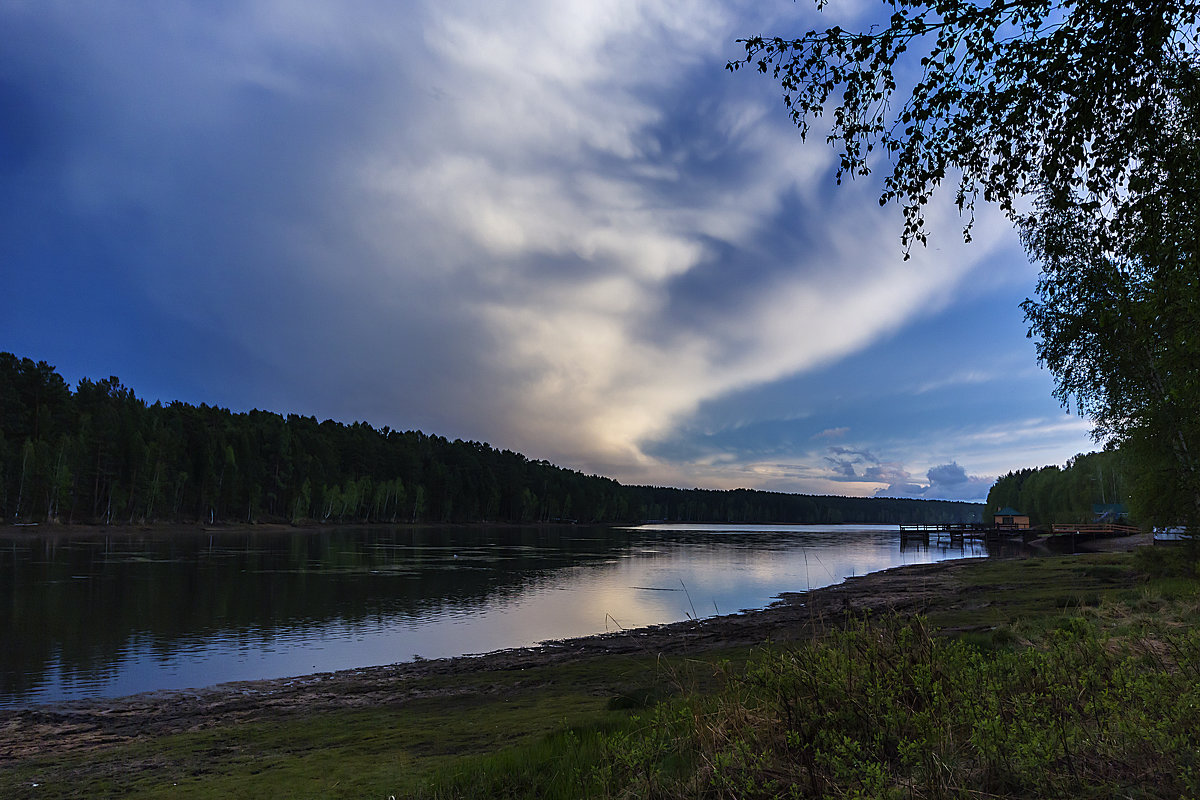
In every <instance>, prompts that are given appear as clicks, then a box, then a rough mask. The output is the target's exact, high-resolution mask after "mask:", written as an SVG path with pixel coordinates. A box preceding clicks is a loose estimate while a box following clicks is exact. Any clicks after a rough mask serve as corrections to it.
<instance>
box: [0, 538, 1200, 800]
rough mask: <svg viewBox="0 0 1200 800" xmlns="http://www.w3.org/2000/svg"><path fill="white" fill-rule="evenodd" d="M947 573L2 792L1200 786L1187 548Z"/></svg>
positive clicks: (99, 746)
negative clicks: (861, 600) (662, 646)
mask: <svg viewBox="0 0 1200 800" xmlns="http://www.w3.org/2000/svg"><path fill="white" fill-rule="evenodd" d="M954 574H955V580H954V581H953V582H952V583H946V584H944V585H939V586H937V587H934V588H933V589H932V590H931V592H930V598H929V600H928V601H927V602H926V603H924V607H923V613H922V614H921V615H919V616H913V615H908V614H895V613H881V614H873V615H872V614H867V615H864V614H861V613H857V612H854V613H850V614H843V613H836V614H835V613H832V612H830V611H820V610H816V609H817V608H818V606H817V604H816V603H812V604H810V608H813V609H814V610H813V611H811V615H812V616H810V618H809V619H807V620H806V625H805V630H815V631H816V632H817V633H816V634H815V635H809V634H805V635H804V636H803V637H802V638H801V639H799V640H797V641H788V642H786V643H782V644H781V643H774V644H772V643H763V644H762V645H761V646H758V647H755V648H749V649H746V648H725V647H721V646H708V647H705V648H704V649H702V650H697V651H694V652H690V653H688V654H686V655H684V656H681V655H675V656H671V657H656V655H655V654H654V653H653V652H645V653H641V654H632V655H630V654H622V655H611V656H596V657H590V658H586V659H582V660H576V661H571V662H568V663H561V664H547V665H542V666H527V667H525V668H512V669H504V670H495V671H488V672H480V673H464V674H449V675H431V676H427V677H424V678H420V679H417V680H413V681H409V682H408V683H406V686H405V689H406V693H405V695H404V697H403V699H400V698H399V697H398V698H397V699H396V700H395V701H394V702H389V701H384V702H373V703H371V704H370V705H368V706H364V707H347V708H337V709H333V710H306V709H305V708H295V707H291V708H287V709H285V710H281V711H279V712H278V713H269V714H263V713H257V714H255V715H252V716H248V717H247V718H246V719H237V718H227V717H226V718H221V719H219V720H216V721H213V720H205V719H204V718H203V717H200V718H198V719H197V720H196V721H195V727H196V729H195V730H181V731H178V732H173V733H170V734H168V735H162V736H156V737H153V738H138V737H133V738H130V739H126V740H122V741H117V742H113V743H105V742H96V743H94V744H93V745H91V746H87V747H78V748H75V749H71V748H70V747H67V746H65V745H66V744H67V743H66V742H65V741H64V742H62V743H61V745H63V746H59V747H54V746H52V745H50V746H49V749H47V750H45V751H44V752H43V753H42V754H40V755H26V756H24V757H21V758H19V759H16V760H14V761H13V762H10V763H9V764H8V765H6V766H5V767H3V769H0V795H2V796H5V797H39V798H41V797H69V796H113V795H121V796H129V797H171V798H190V797H196V798H206V797H268V796H269V797H282V796H286V797H363V798H370V797H378V798H386V797H388V796H389V795H395V796H397V797H404V796H408V797H426V798H453V797H534V796H536V797H546V798H552V797H570V798H575V797H583V796H588V797H664V798H670V797H699V796H709V797H756V796H760V797H778V796H785V797H786V796H797V797H807V796H846V797H851V796H871V797H960V796H961V797H965V796H973V797H974V796H999V797H1062V796H1084V797H1087V796H1090V797H1101V796H1119V797H1126V796H1129V797H1179V796H1187V795H1191V796H1196V795H1197V794H1198V793H1200V757H1198V751H1200V690H1198V689H1197V688H1196V687H1197V685H1200V638H1198V636H1197V633H1196V631H1195V629H1194V627H1193V624H1194V620H1195V619H1196V618H1197V612H1198V611H1200V592H1198V589H1200V584H1198V582H1197V580H1196V577H1195V574H1194V572H1192V571H1191V570H1190V568H1189V567H1186V566H1185V565H1183V564H1182V563H1177V561H1176V559H1173V558H1172V557H1170V556H1169V555H1164V553H1163V551H1162V550H1146V551H1143V552H1140V553H1135V554H1104V555H1089V556H1070V557H1061V558H1040V559H1029V560H1023V561H1009V562H991V561H988V562H977V563H974V564H970V565H963V566H962V568H961V569H959V570H958V571H957V572H955V573H954ZM781 638H782V637H781ZM34 784H38V785H37V786H34Z"/></svg>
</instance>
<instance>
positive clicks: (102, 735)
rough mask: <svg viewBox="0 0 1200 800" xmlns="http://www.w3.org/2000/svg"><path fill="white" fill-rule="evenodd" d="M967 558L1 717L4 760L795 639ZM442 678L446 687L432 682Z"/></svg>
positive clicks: (929, 580)
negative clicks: (342, 666) (487, 645)
mask: <svg viewBox="0 0 1200 800" xmlns="http://www.w3.org/2000/svg"><path fill="white" fill-rule="evenodd" d="M973 561H974V560H973V559H972V560H961V561H946V562H941V563H937V564H921V565H912V566H906V567H900V568H897V569H893V570H889V571H886V572H879V573H874V574H871V575H865V576H862V577H857V578H852V579H850V580H848V581H846V582H845V583H842V584H839V585H837V586H830V587H826V588H822V589H815V590H812V591H810V592H802V593H797V594H789V595H786V596H784V597H783V598H782V599H781V601H780V602H779V603H777V604H776V605H774V606H771V607H770V608H767V609H763V610H761V611H751V612H745V613H741V614H731V615H726V616H720V617H712V618H709V619H704V620H699V621H686V622H679V623H673V624H670V625H661V626H656V627H651V628H641V629H636V630H629V631H621V632H617V633H609V634H603V635H599V636H589V637H583V638H578V639H567V640H563V641H555V642H546V643H543V644H542V645H541V646H538V647H529V648H517V649H512V650H502V651H498V652H494V653H487V654H483V655H477V656H464V657H460V658H449V659H435V660H421V661H415V662H408V663H401V664H393V665H388V666H379V667H364V668H361V669H353V670H343V671H340V672H332V673H318V674H314V675H306V676H301V677H294V678H280V679H273V680H264V681H251V682H241V683H228V684H221V685H219V686H214V687H211V688H207V689H200V690H193V691H164V692H152V693H147V694H140V695H133V696H131V697H124V698H117V699H96V700H86V701H74V702H70V703H63V704H57V705H45V706H30V707H25V708H17V709H3V710H0V762H3V761H7V760H10V759H11V760H19V759H23V758H28V757H31V756H35V755H38V756H46V755H51V754H54V753H66V752H75V751H80V750H91V749H96V748H103V747H105V746H108V745H112V744H118V743H121V742H126V741H130V740H134V739H144V738H150V737H155V736H161V735H167V734H171V733H178V732H182V731H190V730H200V729H204V728H209V727H213V726H217V725H224V724H229V723H235V722H244V721H264V720H270V719H277V718H278V719H282V718H286V717H290V716H293V715H304V714H314V713H320V712H322V711H325V710H330V709H338V708H350V707H364V706H374V707H383V706H395V705H398V704H402V703H404V702H406V701H409V700H413V699H417V698H423V697H431V696H432V697H439V696H440V697H452V696H454V695H455V694H467V693H479V692H487V691H489V688H490V684H491V683H492V682H493V679H492V678H490V677H489V675H490V674H492V673H497V672H499V671H515V670H525V669H529V668H534V667H543V666H551V665H555V664H563V663H567V662H572V661H582V660H586V659H590V658H597V657H604V656H611V655H627V656H638V655H650V656H653V655H657V654H700V653H703V652H705V651H709V650H716V649H722V648H729V647H737V646H742V645H753V644H759V643H762V642H765V641H767V640H773V641H777V642H784V641H792V640H796V639H799V638H803V637H805V636H807V635H809V634H811V632H812V631H814V630H821V629H824V628H828V627H830V626H832V625H836V624H839V623H840V621H841V620H843V619H844V618H845V615H846V613H847V612H852V613H854V614H857V615H862V614H871V613H878V612H883V611H896V612H899V613H918V612H922V611H925V610H926V609H927V608H929V607H931V606H932V605H933V604H935V603H936V604H937V606H938V607H939V608H940V609H943V610H944V609H946V608H951V607H953V606H955V605H958V604H961V603H963V602H964V598H963V597H962V596H961V593H960V592H959V586H960V583H959V580H958V578H957V576H958V575H959V573H960V572H961V571H962V570H963V569H964V568H967V567H968V566H969V565H970V564H971V563H973ZM438 678H445V680H436V679H438Z"/></svg>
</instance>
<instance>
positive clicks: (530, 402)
mask: <svg viewBox="0 0 1200 800" xmlns="http://www.w3.org/2000/svg"><path fill="white" fill-rule="evenodd" d="M748 13H750V12H748V11H747V10H745V9H741V8H739V7H737V6H730V5H728V4H724V3H717V2H711V3H710V2H702V1H700V2H689V3H675V2H669V1H668V0H664V1H663V2H632V0H627V1H625V2H612V1H611V0H594V2H580V3H571V4H562V3H554V2H549V0H545V1H544V2H533V3H529V2H522V3H520V4H517V3H506V2H489V3H483V2H474V1H471V0H448V1H444V2H443V1H439V2H432V0H431V1H430V2H424V3H422V2H414V3H408V4H404V5H399V6H398V5H395V4H391V3H384V2H374V3H373V2H364V3H356V4H355V5H354V6H353V7H352V8H349V9H348V8H346V7H345V6H343V5H341V4H337V3H310V4H306V5H305V6H304V7H303V9H300V8H298V7H293V6H290V5H289V6H281V5H279V4H277V3H273V2H251V3H245V4H235V5H232V6H216V7H209V6H189V5H175V4H163V5H159V4H144V5H137V4H129V5H117V4H105V5H89V6H74V5H55V4H28V5H22V4H17V5H9V6H6V7H4V9H3V10H0V30H3V31H5V33H0V67H3V69H4V74H6V75H10V76H14V77H13V81H14V82H15V83H14V87H15V88H14V89H13V91H14V93H15V94H14V95H13V96H19V97H20V98H21V100H20V103H21V108H22V118H23V119H27V120H29V122H28V125H29V126H30V128H31V129H34V130H38V131H43V132H45V135H44V136H39V137H38V139H37V141H38V142H41V144H39V145H36V146H35V145H30V146H27V147H24V148H17V149H16V150H14V153H13V155H11V156H10V157H9V158H10V162H11V163H10V164H9V166H8V170H9V173H8V174H18V173H19V175H20V178H19V180H16V179H14V181H12V182H9V189H8V192H9V195H7V196H5V198H4V199H6V200H8V201H10V202H6V203H5V208H6V211H5V212H3V216H2V217H0V226H3V229H4V230H5V231H12V232H14V235H13V236H12V237H11V239H10V241H13V242H16V243H17V244H14V245H12V246H11V251H10V254H13V255H14V259H13V260H12V261H11V263H15V264H18V265H19V267H20V269H19V270H18V272H19V273H20V280H21V281H22V283H21V285H20V286H17V287H14V290H15V291H18V292H19V293H20V295H21V296H23V297H29V298H40V297H50V296H53V295H54V294H55V292H54V291H51V290H52V289H57V288H58V287H60V286H63V285H66V286H86V287H89V289H90V288H91V287H95V288H96V291H95V292H91V291H87V292H81V297H80V298H79V299H78V300H77V301H76V304H75V305H73V306H67V305H64V304H63V302H62V300H61V298H58V299H57V303H55V304H47V305H46V306H45V307H42V306H37V307H33V306H31V308H30V310H29V312H28V313H29V315H30V316H29V319H34V320H37V321H38V322H37V325H36V326H33V325H26V324H23V323H22V322H21V319H22V318H17V317H12V318H11V320H12V321H11V322H10V323H8V324H11V326H12V329H13V332H14V335H15V333H16V332H20V333H21V335H22V337H23V338H22V339H21V340H22V341H30V342H36V341H38V340H37V339H36V337H33V338H31V337H30V335H29V334H28V331H30V330H33V329H34V328H35V327H36V329H37V330H38V331H39V332H41V333H39V335H40V336H42V337H43V339H42V341H52V340H51V339H50V338H48V337H50V336H51V335H52V334H51V331H54V330H60V331H63V333H62V334H61V335H62V336H63V337H64V339H65V340H66V341H68V342H69V344H67V345H64V346H65V347H68V348H70V349H71V352H72V355H73V357H76V358H78V360H79V362H80V364H81V367H80V368H81V369H82V370H86V371H85V372H84V374H93V373H92V370H94V369H95V366H94V364H95V363H96V362H102V363H104V364H105V365H106V366H105V368H104V370H103V371H102V372H101V373H100V374H107V373H108V372H110V371H111V372H116V373H118V374H121V375H122V377H125V378H126V380H130V377H129V376H130V373H131V372H132V373H134V374H136V372H137V367H138V365H139V364H144V363H147V362H149V361H150V360H153V362H154V363H155V364H156V365H157V368H156V370H155V371H154V374H155V375H157V376H159V384H160V385H162V386H165V387H167V391H169V390H170V387H172V386H175V387H178V386H187V387H190V390H191V391H192V392H193V394H192V395H191V396H185V397H184V398H183V399H189V400H192V401H195V402H199V401H205V402H217V403H221V404H224V405H230V406H233V407H235V408H238V407H240V408H249V407H268V408H276V409H280V410H285V411H295V412H298V413H308V414H315V415H318V416H321V417H334V418H338V419H345V420H351V419H367V420H370V421H371V422H373V423H375V424H377V425H383V424H387V425H391V426H392V427H394V428H401V429H403V428H422V429H424V430H426V431H429V432H437V433H442V434H444V435H449V436H452V437H456V436H459V437H463V438H473V439H479V440H486V441H490V442H492V443H493V444H496V445H498V446H501V447H509V448H513V449H519V450H521V451H524V452H526V453H528V454H529V455H531V456H533V457H536V458H548V459H550V460H553V461H556V462H558V463H562V464H566V465H569V466H573V467H577V468H581V469H584V470H587V471H590V472H599V473H603V474H608V475H612V476H614V477H617V478H619V479H621V480H625V481H644V482H662V483H665V482H675V483H680V484H683V485H697V484H701V483H703V484H704V485H729V484H733V483H738V482H742V481H744V482H745V485H760V486H770V487H777V488H778V487H783V486H790V487H792V488H795V487H797V486H800V487H803V488H810V487H811V488H812V489H817V490H822V489H824V490H830V491H832V490H834V489H837V488H838V487H842V488H844V489H845V490H848V491H850V490H852V491H856V492H859V493H866V492H869V491H871V490H873V489H874V488H878V483H877V482H878V481H880V480H882V479H883V478H884V477H885V475H893V474H894V475H900V471H898V470H899V468H896V469H892V468H890V467H889V468H887V469H885V467H884V465H882V463H881V462H880V461H879V459H877V458H875V456H874V455H873V454H872V453H873V452H878V451H879V450H878V448H877V447H875V445H874V444H873V443H872V442H871V441H868V440H864V441H863V443H861V444H856V445H855V446H854V447H846V448H840V449H839V448H831V449H830V450H828V451H821V450H819V449H818V450H813V451H811V452H810V451H809V450H807V449H799V448H797V449H796V450H795V451H794V452H790V453H779V454H769V455H767V456H764V457H761V458H753V457H747V456H746V455H745V454H744V453H742V452H735V450H733V449H732V448H726V449H724V450H720V449H718V451H717V452H719V453H724V454H725V456H723V457H713V458H711V459H708V460H706V458H708V455H707V454H706V455H703V456H701V457H699V458H698V459H697V460H696V461H694V462H688V461H671V460H668V459H664V457H662V456H661V455H660V454H659V451H658V450H656V448H655V447H654V445H655V443H656V442H661V441H663V440H666V439H669V438H670V437H671V436H673V435H675V434H677V433H678V432H679V431H681V430H684V429H685V428H686V426H687V425H688V424H689V422H690V421H692V420H693V419H694V418H695V416H696V414H697V413H698V411H699V409H701V408H702V407H704V406H705V404H707V403H714V402H718V401H720V400H721V399H722V398H726V397H730V396H734V395H738V394H739V393H747V392H750V391H752V390H755V389H757V388H758V387H763V386H766V385H770V384H772V383H776V382H779V381H782V380H784V379H787V378H788V377H789V376H794V375H797V374H800V373H804V372H812V371H815V370H819V369H821V368H823V367H825V366H828V365H830V364H833V363H837V362H839V361H840V360H843V359H846V358H847V357H848V356H850V355H852V354H855V353H860V352H863V351H865V350H867V349H869V348H870V347H872V346H873V345H876V344H877V343H879V342H881V341H884V340H886V339H887V338H888V337H892V336H895V335H897V333H898V332H900V331H902V330H903V329H904V328H905V326H907V325H910V324H911V323H912V322H913V321H914V320H917V319H920V318H922V317H924V316H927V315H929V314H932V313H936V312H937V311H938V310H940V309H945V308H947V307H948V306H950V305H951V304H953V303H954V301H955V298H956V296H957V294H958V293H959V292H960V291H964V287H967V286H969V285H971V283H972V281H973V280H974V278H975V276H976V274H977V273H978V272H979V268H980V265H981V264H984V263H986V262H987V259H988V258H989V257H991V256H993V255H994V254H995V253H997V252H1001V251H1004V250H1005V249H1006V248H1011V244H1012V236H1011V233H1009V232H1008V229H1007V225H1005V224H1004V223H1003V221H1002V220H1000V219H999V218H998V217H994V216H987V214H986V213H985V214H984V216H983V217H982V218H981V221H980V223H979V224H978V225H977V227H976V230H975V234H976V236H975V243H974V244H973V245H972V246H971V247H969V248H967V247H964V246H962V245H961V243H959V242H958V241H957V234H956V233H955V231H956V230H957V228H958V220H957V218H956V216H955V215H954V212H953V210H952V208H950V207H949V206H948V205H947V204H943V205H937V206H936V207H933V208H931V210H930V212H929V218H930V224H931V225H932V226H934V227H938V228H941V229H943V230H945V231H947V233H946V235H945V236H944V238H942V239H940V240H939V245H938V246H939V247H941V249H940V250H939V249H929V250H920V251H918V252H916V253H915V254H914V258H913V260H912V261H910V262H907V263H902V262H900V260H899V252H898V243H897V239H898V233H899V230H900V225H901V220H900V219H899V216H898V214H897V213H896V211H895V210H894V209H879V208H877V204H876V203H875V202H874V199H875V187H873V186H872V185H871V184H869V183H853V184H850V185H847V186H843V187H840V188H836V189H835V187H834V186H833V182H832V176H831V173H832V170H833V168H834V167H835V163H834V159H833V155H832V153H831V151H830V150H829V149H828V148H827V147H825V146H824V145H822V144H820V143H819V142H818V143H816V144H814V145H811V146H810V145H802V144H801V143H800V141H799V139H798V137H797V135H796V133H795V131H794V129H793V128H792V127H791V126H790V124H789V123H788V120H787V117H786V114H784V113H783V112H782V111H781V110H780V108H779V99H778V97H777V92H776V91H775V89H774V88H773V87H772V86H771V85H770V84H769V82H766V81H762V80H759V79H756V78H755V77H754V76H751V75H748V74H738V75H733V76H730V75H728V74H727V73H725V71H724V70H723V65H724V63H725V60H726V59H727V58H730V57H733V56H736V55H737V54H738V48H737V46H736V44H735V43H734V40H735V39H736V38H737V37H738V36H739V35H744V34H745V33H747V31H749V30H753V29H754V28H756V27H757V26H758V24H759V22H760V21H759V20H751V19H749V18H748V17H747V16H746V14H748ZM29 141H33V139H30V140H29ZM18 161H19V164H18ZM3 191H4V190H3V189H0V192H3ZM18 199H19V200H20V202H17V200H18ZM16 254H20V255H19V257H17V255H16ZM96 309H103V311H102V312H100V311H98V310H96ZM76 312H78V313H76ZM77 318H78V319H77ZM79 320H86V321H87V322H86V324H88V325H90V326H91V327H100V328H103V329H104V331H105V333H104V336H103V337H99V338H97V339H96V340H94V341H93V340H91V339H90V338H89V337H86V336H78V335H73V334H72V332H73V331H77V330H78V328H77V327H76V326H78V325H79V324H80V322H79ZM127 321H128V322H127ZM125 324H129V325H134V324H136V325H138V326H140V327H138V328H132V327H131V328H130V329H129V330H127V331H125V332H124V333H123V334H120V332H119V328H120V326H122V325H125ZM110 330H111V331H116V332H113V333H110ZM148 331H152V332H153V335H148V333H147V332H148ZM3 332H4V333H5V334H6V336H7V334H8V333H9V330H8V329H7V328H6V329H5V330H4V331H3ZM110 336H111V337H112V339H111V341H110V339H109V338H107V337H110ZM101 342H109V344H106V345H104V346H105V347H107V349H106V350H105V351H104V352H101V351H100V350H98V349H96V348H100V347H101ZM88 348H93V350H91V351H89V350H88ZM197 353H202V354H205V355H204V356H203V357H197V356H196V355H195V354H197ZM31 355H35V356H38V357H46V356H49V357H51V358H52V359H53V358H55V355H54V353H53V352H50V353H40V352H34V353H31ZM147 370H148V368H147ZM864 377H865V378H867V379H869V377H870V376H864ZM963 380H966V381H967V382H970V380H971V379H970V378H969V377H968V378H966V379H963ZM960 382H961V381H960ZM929 385H932V384H929ZM164 399H173V397H172V396H170V395H168V396H167V397H166V398H164ZM812 413H813V412H812V411H811V410H803V411H797V412H794V413H792V414H791V417H790V418H792V419H796V420H804V419H807V418H808V417H809V416H810V415H811V414H812ZM840 422H841V420H840V419H834V420H828V423H829V424H826V421H822V422H821V423H820V427H818V428H816V431H817V432H813V430H812V429H809V430H808V431H806V432H805V433H804V434H803V435H802V436H800V437H799V438H800V439H801V440H804V441H809V442H810V443H811V442H812V441H813V440H815V441H818V442H822V441H835V440H836V441H842V440H843V439H844V437H845V436H846V434H848V433H849V431H850V426H847V425H841V424H835V423H840ZM814 427H815V426H814ZM853 428H854V430H855V432H856V435H857V434H858V433H859V431H860V425H859V424H858V423H857V422H856V423H854V425H853ZM980 435H981V436H983V435H985V434H980ZM891 461H895V459H891ZM905 463H916V462H915V461H914V460H911V459H910V460H906V461H905ZM888 470H891V471H888ZM931 480H932V479H931ZM789 481H790V483H788V482H789ZM872 481H875V482H876V483H872ZM899 483H900V481H897V482H896V485H899ZM908 483H913V484H915V483H917V482H915V481H908ZM969 483H970V481H969V480H968V484H969ZM931 485H932V484H931ZM939 485H942V484H939ZM945 485H946V486H950V485H951V484H945Z"/></svg>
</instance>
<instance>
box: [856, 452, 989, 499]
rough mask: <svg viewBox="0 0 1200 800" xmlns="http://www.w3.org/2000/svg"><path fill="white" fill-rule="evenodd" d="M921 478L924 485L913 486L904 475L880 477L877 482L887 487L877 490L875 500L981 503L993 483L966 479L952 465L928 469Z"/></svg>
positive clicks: (960, 469)
mask: <svg viewBox="0 0 1200 800" xmlns="http://www.w3.org/2000/svg"><path fill="white" fill-rule="evenodd" d="M925 476H926V478H927V480H928V482H927V483H925V484H920V483H915V482H913V480H912V476H910V475H909V474H908V473H907V472H903V471H900V472H898V473H894V474H890V475H883V474H880V475H879V477H880V478H881V479H887V480H888V486H887V487H886V488H882V489H879V490H877V491H876V492H875V496H876V497H919V498H925V499H928V500H967V501H971V502H981V501H982V500H984V499H985V498H986V497H987V493H988V490H989V489H991V487H992V484H993V483H995V478H992V477H983V476H977V475H968V474H967V471H966V469H964V468H963V467H962V466H961V465H960V464H959V463H958V462H956V461H951V462H950V463H949V464H939V465H937V466H934V467H930V468H929V469H928V470H927V471H926V473H925Z"/></svg>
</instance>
